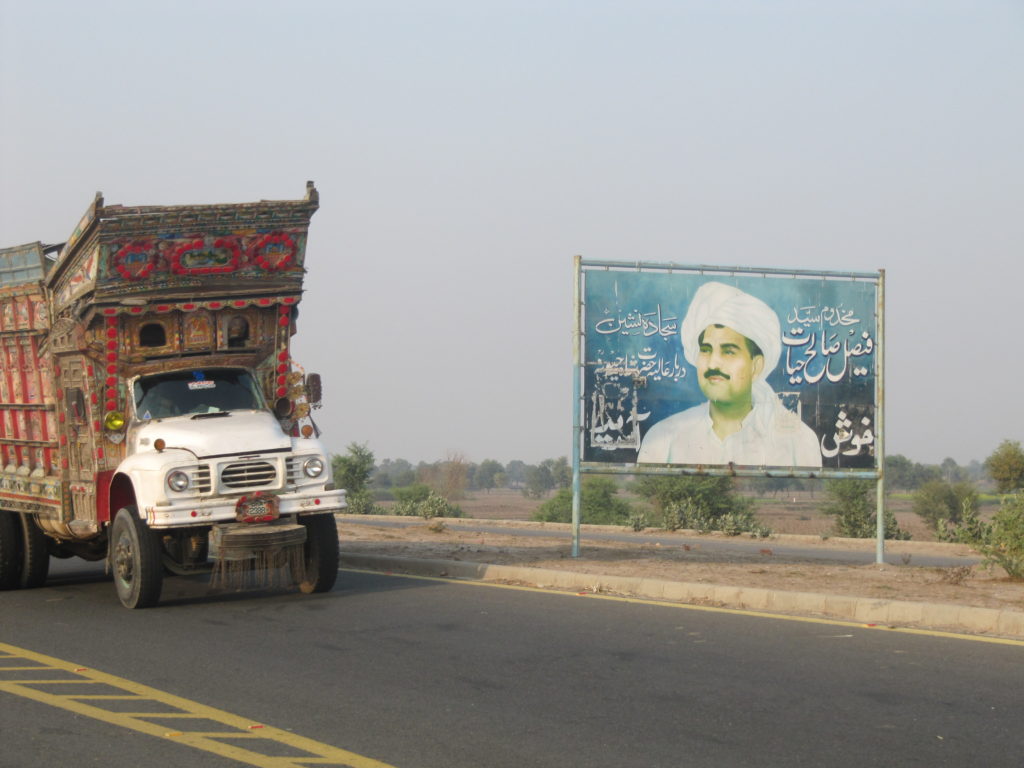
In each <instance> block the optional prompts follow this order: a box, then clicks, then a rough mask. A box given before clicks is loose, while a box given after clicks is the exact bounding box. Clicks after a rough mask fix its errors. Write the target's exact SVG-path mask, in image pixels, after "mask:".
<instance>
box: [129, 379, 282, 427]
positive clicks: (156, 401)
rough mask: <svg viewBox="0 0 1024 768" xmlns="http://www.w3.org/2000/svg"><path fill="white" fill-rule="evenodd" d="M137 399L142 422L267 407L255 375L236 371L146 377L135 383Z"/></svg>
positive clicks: (138, 416) (136, 413) (138, 414)
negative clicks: (254, 379) (254, 377)
mask: <svg viewBox="0 0 1024 768" xmlns="http://www.w3.org/2000/svg"><path fill="white" fill-rule="evenodd" d="M134 399H135V415H136V418H139V419H164V418H168V417H170V416H184V415H188V414H197V413H218V412H222V411H235V410H255V409H262V408H264V407H265V405H264V401H263V397H262V396H261V395H260V390H259V387H257V386H256V382H255V381H253V378H252V376H250V375H249V373H248V372H247V371H244V370H240V369H237V368H210V369H204V370H196V371H177V372H175V373H161V374H157V375H154V376H143V377H141V378H140V379H138V380H137V381H136V382H135V388H134Z"/></svg>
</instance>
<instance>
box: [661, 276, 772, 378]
mask: <svg viewBox="0 0 1024 768" xmlns="http://www.w3.org/2000/svg"><path fill="white" fill-rule="evenodd" d="M709 325H724V326H725V327H727V328H732V329H733V330H734V331H736V332H737V333H739V334H742V335H743V336H746V337H747V338H748V339H750V340H751V341H752V342H754V343H755V344H757V346H759V347H760V348H761V352H762V353H764V369H763V370H762V371H761V375H760V376H759V377H758V378H761V379H763V378H764V377H766V376H767V375H768V374H769V373H771V372H772V371H773V370H775V366H776V365H778V363H779V356H780V355H781V354H782V328H781V326H780V325H779V316H778V315H776V314H775V312H774V310H772V308H771V307H769V306H768V305H767V304H765V303H764V302H763V301H761V300H760V299H756V298H754V297H753V296H751V295H750V294H749V293H744V292H743V291H741V290H740V289H739V288H734V287H733V286H731V285H725V284H724V283H715V282H711V283H704V285H702V286H701V287H700V288H698V289H697V293H696V294H694V297H693V301H691V302H690V306H689V308H688V309H687V310H686V317H685V318H684V319H683V325H682V327H681V328H680V329H679V336H680V339H681V340H682V342H683V354H684V355H685V356H686V362H688V363H689V364H690V365H692V366H694V367H695V368H696V367H697V354H698V353H699V352H700V343H699V341H698V339H699V338H700V335H701V334H702V333H703V332H704V330H705V329H706V328H707V327H708V326H709Z"/></svg>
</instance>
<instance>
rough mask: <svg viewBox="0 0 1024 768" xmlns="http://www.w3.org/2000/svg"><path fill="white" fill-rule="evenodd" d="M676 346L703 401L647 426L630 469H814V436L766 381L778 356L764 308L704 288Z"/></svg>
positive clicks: (738, 295)
mask: <svg viewBox="0 0 1024 768" xmlns="http://www.w3.org/2000/svg"><path fill="white" fill-rule="evenodd" d="M679 340H680V342H681V343H682V348H683V354H684V357H685V359H686V362H687V363H689V364H690V365H691V366H693V368H694V369H695V370H696V375H697V383H698V385H699V387H700V391H701V392H702V393H703V395H704V397H705V398H706V401H705V402H701V403H698V404H697V405H694V406H692V407H690V408H687V409H685V410H683V411H680V412H678V413H675V414H672V415H670V416H667V417H666V418H663V419H661V420H660V421H658V422H657V423H655V424H654V425H653V426H651V427H650V428H648V430H647V431H646V433H645V434H644V436H643V438H642V441H641V445H640V451H639V455H638V456H637V462H638V463H649V464H700V465H727V464H735V465H741V466H743V465H747V466H786V467H821V466H822V452H821V448H820V444H819V441H818V439H817V437H816V436H815V433H814V431H813V430H812V429H811V428H810V427H809V426H807V425H806V424H804V423H803V422H802V421H801V420H800V417H799V416H798V415H797V414H796V413H794V412H793V411H791V410H789V409H787V408H786V407H785V406H784V405H783V404H782V402H781V401H780V400H779V398H778V396H777V395H776V393H775V392H774V390H773V389H772V387H771V386H770V385H769V384H768V382H767V381H766V379H767V377H768V376H769V375H770V374H771V373H772V371H774V370H775V368H776V366H777V365H778V364H779V359H780V356H781V354H782V330H781V327H780V323H779V318H778V315H776V313H775V311H774V310H773V309H772V308H771V307H769V306H768V305H767V304H766V303H765V302H764V301H762V300H761V299H758V298H756V297H755V296H752V295H750V294H749V293H746V292H744V291H742V290H740V289H739V288H736V287H734V286H731V285H726V284H724V283H720V282H708V283H704V284H703V285H701V286H700V288H698V289H697V291H696V293H695V294H694V296H693V300H692V301H691V302H690V304H689V307H688V308H687V311H686V316H685V318H684V319H683V322H682V325H681V326H680V330H679Z"/></svg>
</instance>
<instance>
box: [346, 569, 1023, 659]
mask: <svg viewBox="0 0 1024 768" xmlns="http://www.w3.org/2000/svg"><path fill="white" fill-rule="evenodd" d="M340 570H342V571H350V572H352V573H372V574H376V575H382V574H383V575H387V576H397V577H399V578H403V579H420V580H422V581H442V582H447V583H455V584H464V585H466V586H472V587H491V588H494V589H514V590H518V591H520V592H542V593H544V594H547V595H563V596H566V597H584V596H585V597H589V598H596V599H598V600H612V601H616V602H620V603H637V604H639V605H657V606H661V607H663V608H679V609H682V610H686V611H706V612H708V613H727V614H732V615H735V616H754V617H757V618H762V619H781V620H782V621H798V622H804V623H807V624H827V625H830V626H836V627H856V628H859V629H876V630H883V631H886V632H898V633H901V634H907V635H925V636H928V637H944V638H949V639H953V640H970V641H972V642H975V643H994V644H996V645H1015V646H1019V647H1024V640H1015V639H1013V638H1009V637H988V636H985V635H966V634H961V633H959V632H943V631H941V630H937V629H915V628H913V627H895V626H889V625H888V624H862V623H860V622H856V621H844V620H842V619H825V618H819V617H815V616H794V615H792V614H788V613H769V612H767V611H753V610H746V609H743V608H720V607H716V606H712V605H695V604H693V603H676V602H672V601H669V600H654V599H651V598H644V597H626V596H623V595H604V594H600V593H597V592H586V593H583V592H576V591H571V590H562V589H558V588H550V589H547V588H543V587H528V586H525V585H522V584H499V583H497V582H493V581H473V580H469V579H465V580H464V579H457V578H450V577H444V576H416V575H413V574H408V573H394V572H390V571H389V572H387V573H385V572H384V571H371V570H367V569H365V568H342V569H340Z"/></svg>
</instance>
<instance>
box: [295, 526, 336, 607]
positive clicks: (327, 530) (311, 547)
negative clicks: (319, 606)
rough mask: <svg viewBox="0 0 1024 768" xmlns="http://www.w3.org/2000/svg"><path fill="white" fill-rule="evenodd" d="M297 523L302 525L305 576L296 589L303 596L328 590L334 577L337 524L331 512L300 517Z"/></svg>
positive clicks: (334, 579) (332, 584)
mask: <svg viewBox="0 0 1024 768" xmlns="http://www.w3.org/2000/svg"><path fill="white" fill-rule="evenodd" d="M299 522H300V523H302V525H304V526H306V543H305V544H304V545H303V555H304V556H303V561H304V566H305V576H304V577H303V578H302V579H301V580H300V581H299V589H300V590H302V591H303V592H305V593H306V594H307V595H308V594H312V593H313V592H330V591H331V589H332V588H333V587H334V582H335V581H337V579H338V524H337V523H336V522H335V521H334V515H309V516H307V517H300V518H299Z"/></svg>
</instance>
